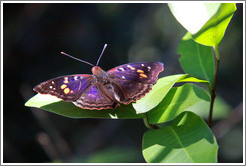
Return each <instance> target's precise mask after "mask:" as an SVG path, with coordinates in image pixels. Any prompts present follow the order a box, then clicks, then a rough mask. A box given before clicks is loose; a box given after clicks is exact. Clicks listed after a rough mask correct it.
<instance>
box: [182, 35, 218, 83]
mask: <svg viewBox="0 0 246 166" xmlns="http://www.w3.org/2000/svg"><path fill="white" fill-rule="evenodd" d="M178 53H179V54H180V55H181V57H180V59H179V62H180V64H181V66H182V68H183V70H184V71H185V72H186V73H188V74H190V75H193V76H195V77H198V78H201V79H205V80H207V81H209V83H210V86H212V84H213V79H214V56H213V51H212V48H211V47H208V46H203V45H201V44H198V43H196V42H195V41H194V40H193V39H192V38H190V37H189V34H186V35H185V36H184V38H183V39H182V41H181V42H180V44H179V46H178Z"/></svg>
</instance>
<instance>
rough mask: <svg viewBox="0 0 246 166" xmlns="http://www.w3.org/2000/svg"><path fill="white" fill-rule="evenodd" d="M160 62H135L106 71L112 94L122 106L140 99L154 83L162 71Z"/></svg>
mask: <svg viewBox="0 0 246 166" xmlns="http://www.w3.org/2000/svg"><path fill="white" fill-rule="evenodd" d="M163 69H164V67H163V64H162V63H160V62H137V63H129V64H125V65H121V66H118V67H115V68H113V69H111V70H109V71H108V73H109V75H110V78H111V82H112V85H113V87H114V92H115V94H116V95H117V96H118V98H119V99H118V100H119V101H120V102H121V103H123V104H129V103H130V102H135V101H136V100H138V99H140V98H142V97H143V96H145V95H146V93H148V92H149V91H150V90H151V89H152V86H153V84H155V83H156V81H157V79H158V75H159V73H160V72H161V71H163Z"/></svg>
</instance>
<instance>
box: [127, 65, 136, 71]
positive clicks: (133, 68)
mask: <svg viewBox="0 0 246 166" xmlns="http://www.w3.org/2000/svg"><path fill="white" fill-rule="evenodd" d="M127 67H129V68H130V69H131V70H136V68H135V67H132V66H130V65H127Z"/></svg>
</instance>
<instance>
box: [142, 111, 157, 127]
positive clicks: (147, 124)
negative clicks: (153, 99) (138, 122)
mask: <svg viewBox="0 0 246 166" xmlns="http://www.w3.org/2000/svg"><path fill="white" fill-rule="evenodd" d="M145 115H146V116H145V117H144V118H143V121H144V124H145V126H146V127H147V128H148V129H159V127H158V126H157V125H155V124H150V123H149V118H148V114H147V112H146V113H145Z"/></svg>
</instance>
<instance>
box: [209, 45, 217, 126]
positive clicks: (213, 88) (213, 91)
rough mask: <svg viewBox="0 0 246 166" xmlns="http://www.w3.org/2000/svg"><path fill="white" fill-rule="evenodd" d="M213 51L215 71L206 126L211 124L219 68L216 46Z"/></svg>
mask: <svg viewBox="0 0 246 166" xmlns="http://www.w3.org/2000/svg"><path fill="white" fill-rule="evenodd" d="M213 49H214V53H215V73H214V81H213V85H212V90H211V101H210V111H209V117H208V126H209V127H211V124H212V117H213V107H214V100H215V97H216V83H217V78H218V69H219V62H220V54H219V48H218V46H215V47H213Z"/></svg>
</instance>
